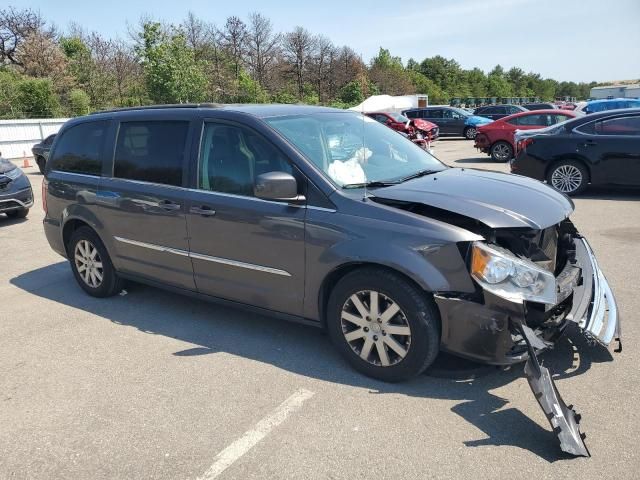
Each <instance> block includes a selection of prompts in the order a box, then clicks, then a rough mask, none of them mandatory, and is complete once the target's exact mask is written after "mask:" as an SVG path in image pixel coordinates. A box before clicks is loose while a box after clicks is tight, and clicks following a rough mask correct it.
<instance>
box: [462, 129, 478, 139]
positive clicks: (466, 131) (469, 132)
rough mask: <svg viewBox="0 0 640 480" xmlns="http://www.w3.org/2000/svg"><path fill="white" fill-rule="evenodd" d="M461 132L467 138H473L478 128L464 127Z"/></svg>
mask: <svg viewBox="0 0 640 480" xmlns="http://www.w3.org/2000/svg"><path fill="white" fill-rule="evenodd" d="M462 133H463V135H464V138H466V139H467V140H475V138H476V135H477V134H478V129H477V128H476V127H466V128H465V129H464V132H462Z"/></svg>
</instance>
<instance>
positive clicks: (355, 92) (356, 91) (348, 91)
mask: <svg viewBox="0 0 640 480" xmlns="http://www.w3.org/2000/svg"><path fill="white" fill-rule="evenodd" d="M340 101H341V102H343V103H344V104H346V105H347V106H349V107H352V106H354V105H358V104H359V103H362V102H363V101H364V95H363V94H362V87H361V85H360V82H356V81H353V82H349V83H347V84H346V85H345V86H344V87H342V88H341V89H340Z"/></svg>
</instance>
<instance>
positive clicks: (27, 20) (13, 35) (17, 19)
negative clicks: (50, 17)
mask: <svg viewBox="0 0 640 480" xmlns="http://www.w3.org/2000/svg"><path fill="white" fill-rule="evenodd" d="M44 27H45V22H44V20H43V19H42V17H41V16H40V13H38V12H35V11H34V10H31V9H24V10H17V9H15V8H14V7H9V8H6V9H5V8H3V9H0V65H4V64H10V65H17V66H20V67H23V66H24V64H23V60H24V58H20V56H19V54H18V52H19V50H20V46H21V45H22V43H24V41H25V39H26V38H27V37H28V36H29V35H31V34H33V33H36V32H39V31H42V30H44Z"/></svg>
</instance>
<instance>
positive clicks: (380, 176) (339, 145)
mask: <svg viewBox="0 0 640 480" xmlns="http://www.w3.org/2000/svg"><path fill="white" fill-rule="evenodd" d="M265 121H266V122H267V123H268V124H269V125H270V126H271V127H273V128H274V129H276V130H277V131H278V132H279V133H281V134H282V135H283V136H284V137H286V138H287V139H288V140H289V141H290V142H291V143H292V144H293V145H294V146H295V147H296V148H297V149H298V150H299V151H300V152H301V153H302V154H303V155H305V156H306V157H307V158H308V159H309V160H310V161H311V162H313V163H314V164H315V165H316V166H317V167H318V168H320V170H322V171H323V172H324V174H325V175H326V176H327V177H328V178H329V179H330V180H331V181H332V182H333V183H335V184H336V185H338V186H340V187H348V186H361V185H363V184H365V183H373V182H383V183H393V182H398V181H401V180H402V179H404V178H406V177H410V176H412V175H415V174H417V173H420V172H425V171H429V172H431V171H440V170H444V169H445V168H446V167H445V166H444V165H443V164H442V163H440V162H439V161H438V160H436V159H435V158H434V157H433V156H431V155H430V154H429V153H427V152H426V151H425V150H423V149H422V148H420V147H418V146H417V145H415V144H414V143H413V142H411V140H408V139H407V138H405V137H403V136H402V135H400V134H399V133H397V132H396V131H394V130H392V129H390V128H389V127H386V126H384V125H382V124H380V123H378V122H376V121H375V120H372V119H371V118H369V117H366V116H363V115H358V114H353V113H351V112H348V113H347V112H345V113H341V112H335V113H333V112H332V113H316V114H313V115H296V116H285V117H271V118H266V119H265Z"/></svg>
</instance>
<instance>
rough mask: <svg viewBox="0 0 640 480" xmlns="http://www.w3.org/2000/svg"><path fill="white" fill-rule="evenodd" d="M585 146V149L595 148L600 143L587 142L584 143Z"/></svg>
mask: <svg viewBox="0 0 640 480" xmlns="http://www.w3.org/2000/svg"><path fill="white" fill-rule="evenodd" d="M583 145H584V146H585V147H595V146H596V145H598V143H597V142H595V141H593V140H587V141H586V142H584V143H583Z"/></svg>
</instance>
